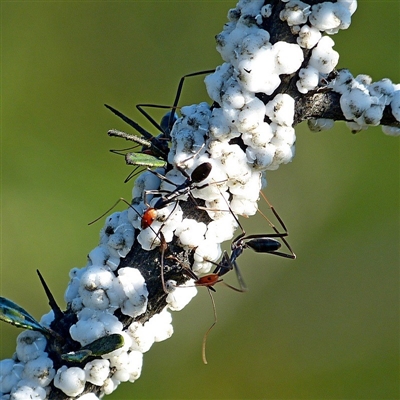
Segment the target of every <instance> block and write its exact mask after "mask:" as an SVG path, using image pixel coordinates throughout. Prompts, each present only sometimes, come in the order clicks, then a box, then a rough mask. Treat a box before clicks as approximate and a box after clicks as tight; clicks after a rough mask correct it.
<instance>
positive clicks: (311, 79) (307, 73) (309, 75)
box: [296, 65, 319, 93]
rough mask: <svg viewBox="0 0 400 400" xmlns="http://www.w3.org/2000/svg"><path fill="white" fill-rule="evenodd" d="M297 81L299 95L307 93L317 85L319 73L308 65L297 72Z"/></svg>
mask: <svg viewBox="0 0 400 400" xmlns="http://www.w3.org/2000/svg"><path fill="white" fill-rule="evenodd" d="M299 78H300V79H299V80H298V81H297V82H296V86H297V89H298V91H299V92H300V93H308V91H309V90H313V89H315V88H316V87H317V86H318V83H319V72H318V70H317V69H316V68H314V67H312V66H311V65H308V66H307V67H306V68H302V69H300V71H299Z"/></svg>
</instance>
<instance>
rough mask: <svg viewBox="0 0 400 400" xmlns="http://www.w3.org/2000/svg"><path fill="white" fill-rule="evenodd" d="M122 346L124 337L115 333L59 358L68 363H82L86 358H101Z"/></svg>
mask: <svg viewBox="0 0 400 400" xmlns="http://www.w3.org/2000/svg"><path fill="white" fill-rule="evenodd" d="M123 345H124V337H123V336H122V335H119V334H117V333H113V334H112V335H109V336H104V337H101V338H99V339H96V340H95V341H94V342H92V343H89V344H88V345H86V346H84V347H82V348H81V349H80V350H77V351H71V352H70V353H66V354H63V355H62V356H61V358H62V359H63V360H65V361H70V362H79V363H81V362H83V361H85V360H86V359H87V358H88V357H101V356H103V355H104V354H108V353H111V352H112V351H114V350H117V349H119V348H121V347H122V346H123Z"/></svg>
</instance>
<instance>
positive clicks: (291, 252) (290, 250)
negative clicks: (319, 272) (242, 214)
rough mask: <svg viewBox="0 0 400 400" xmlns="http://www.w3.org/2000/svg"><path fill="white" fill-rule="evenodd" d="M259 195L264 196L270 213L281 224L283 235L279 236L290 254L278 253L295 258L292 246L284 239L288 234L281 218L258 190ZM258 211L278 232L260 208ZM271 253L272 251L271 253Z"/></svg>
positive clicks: (276, 230)
mask: <svg viewBox="0 0 400 400" xmlns="http://www.w3.org/2000/svg"><path fill="white" fill-rule="evenodd" d="M260 193H261V196H262V197H263V198H264V200H265V201H266V203H267V204H268V207H269V208H270V210H271V211H272V213H273V214H274V215H275V217H276V219H277V220H278V222H279V224H280V225H281V228H282V229H283V231H284V233H285V235H282V236H281V237H280V238H281V240H282V242H283V243H284V244H285V246H286V248H287V249H288V250H289V252H290V254H291V256H289V255H285V254H286V253H280V255H282V256H283V257H288V258H292V259H295V258H296V254H295V253H294V251H293V250H292V247H291V246H290V244H289V242H288V241H287V240H286V239H285V236H288V235H289V232H288V230H287V228H286V225H285V223H284V222H283V220H282V218H281V217H280V216H279V214H278V212H277V211H276V210H275V207H274V206H273V205H272V204H271V203H270V202H269V200H268V199H267V197H266V196H265V194H264V193H263V192H262V191H260ZM258 211H259V213H260V214H261V215H262V216H263V217H264V218H265V219H266V220H267V221H268V224H269V226H270V227H271V228H272V229H273V230H274V231H275V232H276V233H277V234H279V233H280V232H279V231H278V229H277V228H276V227H275V225H274V224H273V223H272V222H271V221H270V220H269V219H268V218H267V216H266V215H264V213H263V212H262V211H261V210H258ZM278 253H279V252H276V253H275V254H278ZM271 254H272V253H271Z"/></svg>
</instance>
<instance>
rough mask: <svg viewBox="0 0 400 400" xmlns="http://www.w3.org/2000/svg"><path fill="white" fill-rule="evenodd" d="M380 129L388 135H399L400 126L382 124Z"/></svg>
mask: <svg viewBox="0 0 400 400" xmlns="http://www.w3.org/2000/svg"><path fill="white" fill-rule="evenodd" d="M382 131H383V133H385V134H386V135H388V136H400V128H396V127H395V126H386V125H382Z"/></svg>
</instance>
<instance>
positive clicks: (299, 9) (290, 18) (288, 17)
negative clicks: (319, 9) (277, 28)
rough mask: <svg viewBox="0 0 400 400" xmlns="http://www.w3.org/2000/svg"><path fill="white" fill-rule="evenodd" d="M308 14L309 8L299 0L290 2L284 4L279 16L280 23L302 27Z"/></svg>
mask: <svg viewBox="0 0 400 400" xmlns="http://www.w3.org/2000/svg"><path fill="white" fill-rule="evenodd" d="M309 13H310V6H309V5H308V4H306V3H303V2H302V1H300V0H290V1H289V2H287V3H286V4H285V8H284V9H283V10H282V11H281V13H280V14H279V17H280V19H281V20H282V21H286V22H287V24H288V25H289V26H293V25H302V24H305V23H306V22H307V17H308V15H309Z"/></svg>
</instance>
